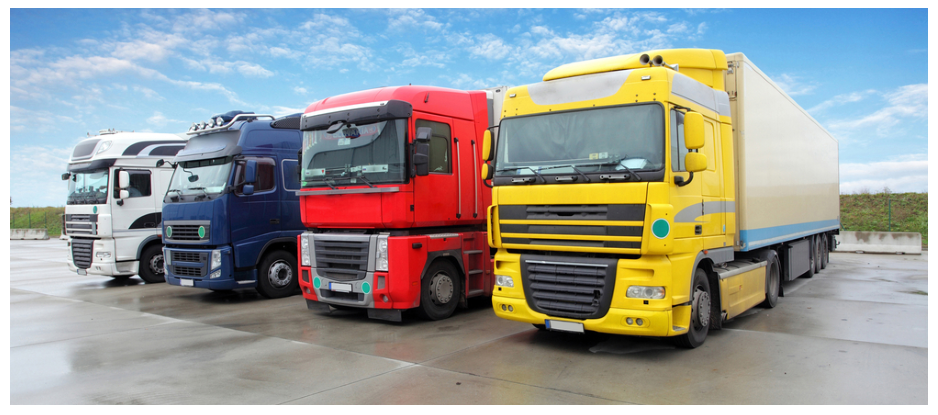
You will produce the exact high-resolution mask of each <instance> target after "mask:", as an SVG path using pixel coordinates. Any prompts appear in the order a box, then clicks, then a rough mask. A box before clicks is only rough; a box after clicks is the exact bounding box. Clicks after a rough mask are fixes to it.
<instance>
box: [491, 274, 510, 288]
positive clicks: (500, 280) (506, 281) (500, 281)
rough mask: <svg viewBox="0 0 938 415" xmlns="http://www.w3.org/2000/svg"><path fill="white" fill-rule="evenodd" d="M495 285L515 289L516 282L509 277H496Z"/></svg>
mask: <svg viewBox="0 0 938 415" xmlns="http://www.w3.org/2000/svg"><path fill="white" fill-rule="evenodd" d="M495 285H498V286H502V287H509V288H511V287H514V286H515V280H514V279H513V278H511V277H509V276H507V275H497V274H496V275H495Z"/></svg>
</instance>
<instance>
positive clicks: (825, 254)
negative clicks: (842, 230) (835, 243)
mask: <svg viewBox="0 0 938 415" xmlns="http://www.w3.org/2000/svg"><path fill="white" fill-rule="evenodd" d="M821 241H823V243H822V244H821V269H824V268H827V263H828V262H830V260H831V250H830V238H828V237H827V235H821Z"/></svg>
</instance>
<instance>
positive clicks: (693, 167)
mask: <svg viewBox="0 0 938 415" xmlns="http://www.w3.org/2000/svg"><path fill="white" fill-rule="evenodd" d="M685 128H686V127H685ZM684 131H685V138H686V137H687V136H686V132H687V130H684ZM684 168H685V169H687V171H689V172H691V173H696V172H699V171H704V170H706V169H707V155H706V154H703V153H687V154H686V155H684Z"/></svg>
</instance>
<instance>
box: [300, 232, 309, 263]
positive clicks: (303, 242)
mask: <svg viewBox="0 0 938 415" xmlns="http://www.w3.org/2000/svg"><path fill="white" fill-rule="evenodd" d="M300 261H301V262H300V263H301V264H302V265H303V266H307V267H308V266H309V238H307V237H306V236H301V237H300Z"/></svg>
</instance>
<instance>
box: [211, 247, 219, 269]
mask: <svg viewBox="0 0 938 415" xmlns="http://www.w3.org/2000/svg"><path fill="white" fill-rule="evenodd" d="M220 267H221V251H220V250H218V249H215V250H213V251H212V267H211V269H215V268H220Z"/></svg>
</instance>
